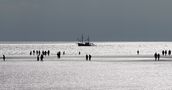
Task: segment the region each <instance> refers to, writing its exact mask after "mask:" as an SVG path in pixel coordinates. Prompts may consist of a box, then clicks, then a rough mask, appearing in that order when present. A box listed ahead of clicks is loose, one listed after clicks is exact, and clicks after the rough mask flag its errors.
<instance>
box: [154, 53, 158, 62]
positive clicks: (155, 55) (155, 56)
mask: <svg viewBox="0 0 172 90" xmlns="http://www.w3.org/2000/svg"><path fill="white" fill-rule="evenodd" d="M157 56H158V54H157V53H155V54H154V58H155V61H156V60H157Z"/></svg>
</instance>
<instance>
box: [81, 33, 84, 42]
mask: <svg viewBox="0 0 172 90" xmlns="http://www.w3.org/2000/svg"><path fill="white" fill-rule="evenodd" d="M81 41H82V43H83V42H84V36H83V34H82V37H81Z"/></svg>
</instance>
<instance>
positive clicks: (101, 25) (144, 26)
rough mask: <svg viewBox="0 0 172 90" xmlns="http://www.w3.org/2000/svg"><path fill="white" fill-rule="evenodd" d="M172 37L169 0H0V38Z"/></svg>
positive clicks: (128, 39)
mask: <svg viewBox="0 0 172 90" xmlns="http://www.w3.org/2000/svg"><path fill="white" fill-rule="evenodd" d="M81 34H85V35H86V36H87V35H89V36H90V38H91V40H94V41H154V40H156V41H162V40H164V41H172V0H0V40H1V41H26V40H27V41H28V40H29V41H30V40H31V41H38V40H41V41H75V40H76V38H77V37H80V36H81Z"/></svg>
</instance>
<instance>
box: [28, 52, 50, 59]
mask: <svg viewBox="0 0 172 90" xmlns="http://www.w3.org/2000/svg"><path fill="white" fill-rule="evenodd" d="M32 53H33V55H35V54H36V55H37V61H43V60H44V56H47V55H48V56H49V55H50V50H48V51H44V50H43V51H42V52H41V51H40V50H36V51H35V50H33V51H31V52H30V55H32Z"/></svg>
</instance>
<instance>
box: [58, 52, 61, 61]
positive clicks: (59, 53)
mask: <svg viewBox="0 0 172 90" xmlns="http://www.w3.org/2000/svg"><path fill="white" fill-rule="evenodd" d="M57 58H58V59H60V58H61V52H60V51H59V52H58V53H57Z"/></svg>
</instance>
